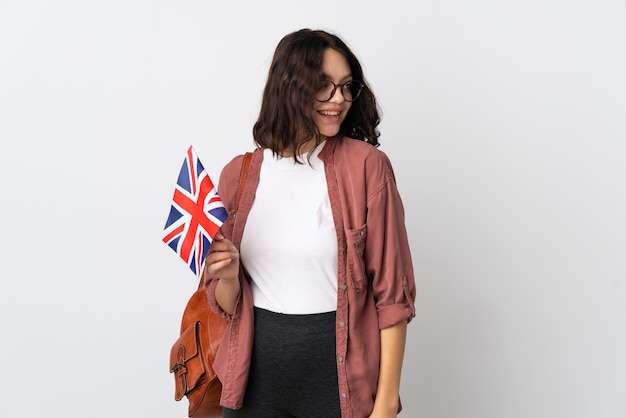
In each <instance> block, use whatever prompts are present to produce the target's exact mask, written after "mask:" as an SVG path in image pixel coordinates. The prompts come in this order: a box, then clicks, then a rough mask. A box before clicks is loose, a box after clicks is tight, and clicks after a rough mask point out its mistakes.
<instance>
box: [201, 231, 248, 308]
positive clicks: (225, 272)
mask: <svg viewBox="0 0 626 418" xmlns="http://www.w3.org/2000/svg"><path fill="white" fill-rule="evenodd" d="M205 263H206V264H205V265H206V272H207V273H209V274H211V275H212V276H214V277H217V278H218V279H219V281H218V282H217V286H216V287H215V300H216V301H217V303H218V305H220V307H221V308H222V309H223V310H224V311H225V312H227V313H229V314H230V315H232V314H233V313H234V312H235V307H236V305H237V299H238V298H239V292H240V291H241V283H239V251H237V248H236V247H235V246H234V245H233V243H232V242H230V241H229V240H227V239H226V238H224V235H222V234H221V233H220V232H218V233H217V234H215V237H213V242H212V243H211V248H210V249H209V253H208V254H207V256H206V259H205Z"/></svg>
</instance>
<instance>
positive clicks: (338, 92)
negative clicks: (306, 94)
mask: <svg viewBox="0 0 626 418" xmlns="http://www.w3.org/2000/svg"><path fill="white" fill-rule="evenodd" d="M345 100H346V99H345V98H344V97H343V90H342V89H341V86H336V87H335V90H334V91H333V95H332V96H331V97H330V100H329V102H331V103H343V102H344V101H345Z"/></svg>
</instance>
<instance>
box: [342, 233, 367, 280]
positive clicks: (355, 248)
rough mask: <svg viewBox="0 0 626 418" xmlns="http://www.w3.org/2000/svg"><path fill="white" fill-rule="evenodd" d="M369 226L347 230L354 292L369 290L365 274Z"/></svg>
mask: <svg viewBox="0 0 626 418" xmlns="http://www.w3.org/2000/svg"><path fill="white" fill-rule="evenodd" d="M366 239H367V226H366V225H363V226H362V227H360V228H357V229H348V230H346V247H347V253H346V258H347V264H348V276H350V281H351V282H352V286H353V287H354V290H356V291H357V292H362V291H363V290H365V289H366V288H367V284H368V280H367V274H366V272H365V241H366Z"/></svg>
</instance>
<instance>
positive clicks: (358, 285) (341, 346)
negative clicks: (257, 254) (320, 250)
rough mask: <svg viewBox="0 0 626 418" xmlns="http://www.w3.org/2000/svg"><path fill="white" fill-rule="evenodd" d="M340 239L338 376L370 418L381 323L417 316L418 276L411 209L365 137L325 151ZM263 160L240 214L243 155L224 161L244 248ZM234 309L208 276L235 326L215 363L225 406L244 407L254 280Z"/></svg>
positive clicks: (347, 399) (344, 395) (233, 218)
mask: <svg viewBox="0 0 626 418" xmlns="http://www.w3.org/2000/svg"><path fill="white" fill-rule="evenodd" d="M319 158H320V159H321V160H322V161H323V162H324V170H325V173H326V182H327V184H328V195H329V198H330V205H331V209H332V214H333V221H334V224H335V230H336V233H337V243H338V247H337V248H338V249H339V251H338V284H337V285H338V295H337V315H336V317H337V323H336V330H337V331H336V335H337V337H336V338H337V374H338V377H339V394H338V396H339V399H340V402H341V414H342V417H344V418H365V417H367V416H369V414H370V413H371V411H372V409H373V406H374V398H375V396H376V387H377V383H378V369H379V362H380V329H383V328H387V327H390V326H393V325H395V324H397V323H399V322H401V321H410V320H411V319H412V318H413V317H414V316H415V306H414V302H415V282H414V277H413V265H412V262H411V254H410V251H409V243H408V238H407V234H406V229H405V224H404V208H403V205H402V201H401V199H400V196H399V194H398V190H397V187H396V183H395V178H394V173H393V169H392V167H391V164H390V162H389V160H388V158H387V156H386V155H385V154H384V153H383V152H381V151H380V150H378V149H376V148H375V147H373V146H372V145H370V144H367V143H365V142H362V141H358V140H354V139H350V138H346V137H335V138H330V139H328V140H327V142H326V144H325V145H324V148H323V149H322V151H321V152H320V154H319ZM262 160H263V152H262V149H257V150H256V151H255V152H254V153H253V155H252V160H251V163H250V171H249V174H248V179H247V182H246V184H245V186H244V188H243V192H242V194H241V198H240V202H239V210H238V213H236V214H235V213H234V210H235V194H236V191H237V184H238V181H239V175H240V169H241V165H242V162H243V156H238V157H235V158H234V159H233V160H232V161H231V162H230V163H228V164H227V165H226V167H224V169H223V171H222V174H221V176H220V181H219V186H218V192H219V194H220V196H221V198H222V200H223V201H224V204H225V206H226V209H227V210H228V212H229V214H230V216H229V218H228V219H227V221H226V223H225V224H224V225H223V226H222V232H223V234H224V236H225V237H226V238H228V239H230V240H231V241H232V242H233V244H234V245H235V246H236V247H237V248H239V245H240V243H241V237H242V235H243V230H244V228H245V224H246V219H247V217H248V213H249V212H250V208H251V207H252V203H253V201H254V195H255V191H256V187H257V184H258V182H259V172H260V168H261V162H262ZM240 276H241V278H242V279H241V293H240V296H239V299H238V301H237V305H236V307H235V311H234V313H233V315H228V314H227V313H226V312H224V311H223V310H222V309H221V308H220V306H219V305H218V304H217V301H216V300H215V286H217V282H218V279H217V278H216V277H213V276H211V275H210V274H208V273H206V274H205V278H204V279H205V284H206V290H207V295H208V299H209V304H210V305H211V307H212V308H213V310H214V311H215V312H216V313H218V314H219V315H221V316H223V317H226V318H229V325H228V328H227V329H226V332H225V334H224V339H223V340H222V343H221V345H220V347H219V350H218V352H217V355H216V358H215V363H214V369H215V372H216V373H217V375H218V377H219V379H220V381H221V382H222V397H221V401H220V403H221V405H222V406H225V407H227V408H231V409H239V408H241V406H242V404H243V398H244V394H245V390H246V384H247V381H248V370H249V366H250V359H251V354H252V343H253V338H254V317H253V315H254V309H253V307H254V305H253V301H252V293H251V290H250V285H249V283H248V281H247V280H246V279H245V278H244V276H243V274H241V275H240Z"/></svg>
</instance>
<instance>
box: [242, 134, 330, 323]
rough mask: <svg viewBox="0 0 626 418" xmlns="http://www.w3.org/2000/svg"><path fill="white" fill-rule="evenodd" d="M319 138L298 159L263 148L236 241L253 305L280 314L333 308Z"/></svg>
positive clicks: (326, 201) (327, 202) (327, 208)
mask: <svg viewBox="0 0 626 418" xmlns="http://www.w3.org/2000/svg"><path fill="white" fill-rule="evenodd" d="M323 146H324V143H322V144H320V146H318V147H317V148H316V149H315V151H314V153H313V155H312V156H311V165H309V164H308V162H307V159H306V155H303V156H302V157H303V158H302V160H303V161H304V164H296V163H295V161H294V159H293V158H282V157H278V156H274V155H272V151H271V150H269V149H265V150H264V155H263V164H262V165H261V172H260V180H259V185H258V187H257V190H256V194H255V197H254V202H253V204H252V209H251V210H250V214H249V215H248V219H247V221H246V226H245V229H244V233H243V237H242V240H241V248H240V256H241V262H242V264H243V266H244V268H245V270H246V272H247V273H248V275H249V276H250V278H251V288H252V296H253V299H254V306H257V307H259V308H263V309H267V310H270V311H273V312H279V313H285V314H314V313H321V312H330V311H335V310H336V309H337V235H336V232H335V225H334V222H333V217H332V212H331V209H330V200H329V198H328V187H327V185H326V176H325V174H324V163H323V162H322V160H320V159H319V158H318V155H319V152H320V151H321V149H322V148H323Z"/></svg>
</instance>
